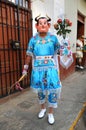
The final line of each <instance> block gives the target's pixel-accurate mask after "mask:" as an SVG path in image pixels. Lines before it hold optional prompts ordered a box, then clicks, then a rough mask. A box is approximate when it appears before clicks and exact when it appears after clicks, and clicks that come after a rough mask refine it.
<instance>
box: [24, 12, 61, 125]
mask: <svg viewBox="0 0 86 130" xmlns="http://www.w3.org/2000/svg"><path fill="white" fill-rule="evenodd" d="M35 21H36V24H35V27H36V29H37V33H36V35H35V36H33V37H32V38H31V39H30V41H29V43H28V48H27V51H26V62H25V65H24V69H23V72H22V74H27V70H28V69H29V63H30V60H31V57H32V73H31V88H32V89H33V90H34V91H35V92H37V94H38V99H39V104H40V106H41V110H40V112H39V114H38V118H39V119H41V118H43V117H44V116H45V113H46V96H48V98H47V99H48V102H47V103H48V108H49V109H48V122H49V124H54V122H55V118H54V110H53V109H54V108H57V101H58V99H59V98H60V93H61V88H62V85H61V82H60V77H59V67H58V66H57V62H58V61H57V62H56V58H55V56H56V55H57V52H58V51H59V49H60V45H59V41H58V39H57V37H56V36H55V35H53V34H51V33H50V32H49V29H50V25H51V24H50V21H51V18H49V17H48V16H47V15H46V16H41V15H39V16H37V17H36V18H35ZM57 60H58V59H57Z"/></svg>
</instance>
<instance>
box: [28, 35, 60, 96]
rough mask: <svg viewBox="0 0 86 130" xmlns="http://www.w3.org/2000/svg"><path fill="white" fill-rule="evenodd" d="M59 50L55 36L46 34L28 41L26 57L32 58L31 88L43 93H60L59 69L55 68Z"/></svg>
mask: <svg viewBox="0 0 86 130" xmlns="http://www.w3.org/2000/svg"><path fill="white" fill-rule="evenodd" d="M59 49H60V46H59V42H58V39H57V37H56V36H55V35H52V34H51V33H47V36H46V37H45V38H41V37H39V35H38V34H36V35H35V36H34V37H32V38H31V39H30V42H29V43H28V48H27V52H26V53H27V55H31V56H32V59H33V60H32V73H31V87H32V88H33V89H34V90H35V91H36V90H40V89H41V90H42V91H43V92H45V90H47V91H48V92H51V91H52V92H53V91H54V92H57V93H58V94H59V93H60V90H61V82H60V78H59V68H57V66H56V61H55V56H56V54H57V51H58V50H59Z"/></svg>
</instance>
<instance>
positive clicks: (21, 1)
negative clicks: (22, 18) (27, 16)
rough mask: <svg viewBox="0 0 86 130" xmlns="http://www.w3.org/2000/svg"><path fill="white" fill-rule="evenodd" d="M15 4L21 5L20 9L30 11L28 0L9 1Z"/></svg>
mask: <svg viewBox="0 0 86 130" xmlns="http://www.w3.org/2000/svg"><path fill="white" fill-rule="evenodd" d="M8 1H10V2H12V3H14V4H17V5H18V4H19V6H20V7H24V8H27V9H28V0H8Z"/></svg>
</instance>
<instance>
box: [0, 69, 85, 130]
mask: <svg viewBox="0 0 86 130" xmlns="http://www.w3.org/2000/svg"><path fill="white" fill-rule="evenodd" d="M62 85H63V88H62V93H61V99H60V100H59V104H58V108H57V109H55V115H54V116H55V124H54V125H49V124H48V122H47V113H46V115H45V117H44V118H43V119H38V118H37V114H38V112H39V110H40V107H39V105H38V100H37V95H36V94H34V93H33V92H32V91H31V90H30V89H26V90H24V91H23V92H18V93H17V94H14V96H9V97H6V98H4V99H0V130H69V128H70V126H71V124H72V123H73V121H74V120H75V118H76V116H77V114H78V112H79V111H80V109H81V108H82V106H83V103H84V102H86V71H85V70H84V71H76V72H75V73H73V74H71V75H70V76H69V77H68V78H66V79H65V80H64V81H62ZM46 106H47V103H46Z"/></svg>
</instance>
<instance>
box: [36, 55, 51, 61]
mask: <svg viewBox="0 0 86 130" xmlns="http://www.w3.org/2000/svg"><path fill="white" fill-rule="evenodd" d="M52 58H53V55H49V56H36V57H35V59H37V60H42V59H52Z"/></svg>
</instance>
